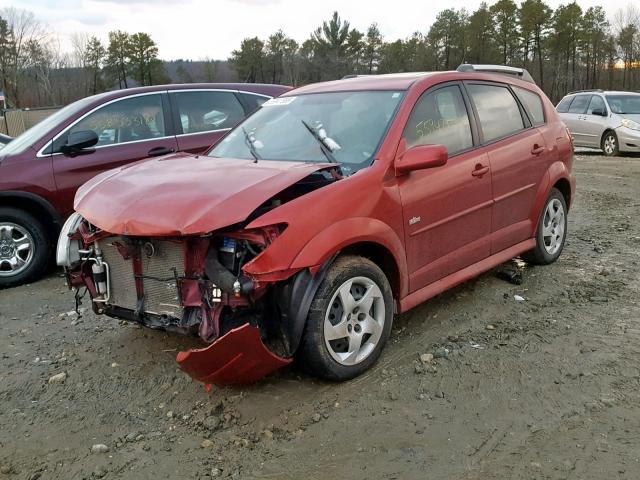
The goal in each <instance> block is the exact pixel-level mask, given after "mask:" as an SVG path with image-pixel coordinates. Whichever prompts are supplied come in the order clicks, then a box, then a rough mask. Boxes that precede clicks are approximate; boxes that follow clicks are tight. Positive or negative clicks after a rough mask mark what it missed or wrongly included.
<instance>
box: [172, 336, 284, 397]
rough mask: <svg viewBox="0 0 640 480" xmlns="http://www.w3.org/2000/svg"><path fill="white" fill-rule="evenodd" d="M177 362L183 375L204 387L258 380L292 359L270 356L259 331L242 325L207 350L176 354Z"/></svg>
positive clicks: (271, 354)
mask: <svg viewBox="0 0 640 480" xmlns="http://www.w3.org/2000/svg"><path fill="white" fill-rule="evenodd" d="M176 361H177V362H178V365H180V368H181V369H182V370H183V371H184V372H186V373H187V374H188V375H189V376H191V377H193V378H195V379H196V380H199V381H201V382H204V383H205V385H206V384H215V385H232V384H241V383H252V382H255V381H257V380H260V379H261V378H262V377H264V376H266V375H268V374H270V373H271V372H274V371H275V370H277V369H279V368H281V367H284V366H286V365H289V364H290V363H291V362H292V361H293V359H292V358H282V357H279V356H278V355H275V354H273V353H271V352H270V351H269V350H268V349H267V347H266V346H265V345H264V343H262V340H261V338H260V330H259V329H258V328H257V327H254V326H252V325H249V324H245V325H242V326H241V327H238V328H234V329H233V330H231V331H230V332H228V333H227V334H225V335H223V336H222V337H220V338H219V339H218V340H216V341H215V342H213V343H212V344H211V345H209V346H208V347H206V348H200V349H194V350H188V351H186V352H179V353H178V356H177V357H176Z"/></svg>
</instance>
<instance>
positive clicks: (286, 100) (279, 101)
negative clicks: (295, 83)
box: [262, 97, 298, 107]
mask: <svg viewBox="0 0 640 480" xmlns="http://www.w3.org/2000/svg"><path fill="white" fill-rule="evenodd" d="M296 98H298V97H279V98H272V99H271V100H267V101H266V102H264V103H263V104H262V106H263V107H280V106H282V105H289V104H290V103H291V102H293V101H294V100H295V99H296Z"/></svg>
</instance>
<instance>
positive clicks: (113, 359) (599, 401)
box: [0, 153, 640, 480]
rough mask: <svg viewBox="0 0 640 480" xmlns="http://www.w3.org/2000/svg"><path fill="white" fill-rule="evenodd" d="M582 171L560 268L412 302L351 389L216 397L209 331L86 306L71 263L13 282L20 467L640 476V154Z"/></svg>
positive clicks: (274, 384)
mask: <svg viewBox="0 0 640 480" xmlns="http://www.w3.org/2000/svg"><path fill="white" fill-rule="evenodd" d="M574 168H575V171H576V174H577V179H578V194H577V196H576V200H575V205H574V208H573V210H572V211H571V213H570V215H569V238H568V242H567V246H566V248H565V251H564V254H563V256H562V257H561V259H560V260H559V261H558V262H557V263H556V264H554V265H552V266H548V267H529V266H523V265H522V264H518V263H516V262H510V263H509V264H506V265H505V266H503V267H502V269H496V270H494V271H492V272H488V273H486V274H484V275H482V276H480V277H478V278H477V279H475V280H473V281H471V282H468V283H466V284H464V285H462V286H460V287H458V288H456V289H454V290H452V291H449V292H447V293H445V294H443V295H440V296H439V297H437V298H435V299H433V300H431V301H429V302H427V303H425V304H423V305H421V306H419V307H417V308H415V309H413V310H412V311H410V312H409V313H407V314H404V315H401V316H400V317H398V318H396V320H395V325H394V331H393V334H392V338H391V341H390V343H389V345H388V346H387V348H386V350H385V352H384V353H383V355H382V357H381V360H380V362H378V364H377V365H376V366H375V367H374V368H373V369H372V370H371V371H370V372H369V373H367V374H366V375H364V376H362V377H360V378H358V379H356V380H353V381H351V382H347V383H344V384H330V383H324V382H320V381H318V380H316V379H313V378H311V377H309V376H307V375H305V374H304V373H302V372H301V371H300V370H299V369H297V368H292V369H290V370H288V371H284V372H282V373H280V374H278V375H276V376H273V377H270V378H268V379H265V380H264V381H262V382H260V383H259V384H257V385H253V386H250V387H245V388H224V389H215V388H214V389H213V390H212V391H211V392H210V393H206V392H205V391H204V389H203V387H202V385H201V384H199V383H197V382H194V381H191V379H190V378H188V377H187V376H186V375H184V374H183V373H182V372H180V371H179V370H178V369H177V366H176V364H175V362H174V358H175V354H176V351H177V350H180V349H182V348H185V347H187V346H189V345H195V344H196V342H195V340H194V339H191V338H185V337H181V336H177V335H172V334H167V333H163V332H157V331H151V330H147V329H143V328H137V327H136V326H133V325H130V324H121V323H120V322H118V321H116V320H113V319H109V318H106V317H105V318H97V317H95V316H94V315H93V314H91V313H87V314H85V315H84V316H82V317H81V318H78V317H77V316H75V315H74V314H67V313H65V312H69V311H71V310H72V309H73V296H72V294H71V293H70V292H68V291H67V290H66V289H65V287H64V286H63V281H62V279H61V278H60V277H59V276H57V275H54V274H52V275H51V276H50V277H49V278H46V279H45V280H43V281H40V282H38V283H37V284H33V285H27V286H23V287H19V288H14V289H9V290H3V291H0V355H1V356H2V368H1V369H0V405H1V408H0V478H8V479H31V480H35V479H37V478H41V479H53V478H60V479H93V478H105V479H116V478H117V479H124V478H127V479H129V478H153V479H164V478H201V479H202V478H210V477H214V478H215V477H222V478H227V477H229V478H239V479H260V478H277V479H300V478H305V479H306V478H346V477H349V478H352V479H365V478H366V479H414V478H415V479H424V478H429V479H449V478H458V479H480V478H482V479H483V480H487V479H505V478H509V479H533V478H536V479H537V478H539V479H556V478H557V479H561V478H562V479H569V478H571V479H581V480H582V479H602V478H617V479H634V480H635V479H637V478H639V477H640V388H639V387H640V385H639V383H640V370H639V368H638V363H639V361H640V309H639V306H638V298H639V294H640V285H639V279H638V273H637V272H638V261H639V258H638V252H639V251H640V222H638V213H639V212H640V208H639V207H640V158H637V157H636V158H633V157H623V158H617V159H608V158H604V157H602V156H599V155H597V154H589V153H582V154H580V155H578V156H577V157H576V162H575V167H574ZM504 269H511V270H514V269H516V270H518V271H519V272H520V273H521V274H522V279H523V282H522V283H521V284H520V285H516V284H513V283H509V282H507V281H505V280H503V279H501V278H499V275H498V273H499V271H501V270H504ZM516 295H517V296H520V297H522V299H523V300H516V298H515V297H514V296H516ZM431 355H434V357H435V358H433V359H432V358H431ZM421 356H422V359H421Z"/></svg>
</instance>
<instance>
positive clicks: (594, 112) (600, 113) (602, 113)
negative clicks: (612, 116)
mask: <svg viewBox="0 0 640 480" xmlns="http://www.w3.org/2000/svg"><path fill="white" fill-rule="evenodd" d="M591 115H598V116H600V117H606V116H607V111H606V110H605V109H604V108H594V109H593V110H591Z"/></svg>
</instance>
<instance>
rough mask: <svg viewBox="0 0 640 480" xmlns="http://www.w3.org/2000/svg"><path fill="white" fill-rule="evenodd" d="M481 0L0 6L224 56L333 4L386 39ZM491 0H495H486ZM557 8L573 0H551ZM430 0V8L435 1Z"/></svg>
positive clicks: (289, 30) (181, 50) (615, 0)
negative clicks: (248, 40)
mask: <svg viewBox="0 0 640 480" xmlns="http://www.w3.org/2000/svg"><path fill="white" fill-rule="evenodd" d="M634 1H637V0H607V2H603V1H602V0H578V4H580V6H581V7H582V8H583V9H587V8H588V7H591V6H595V5H599V4H600V5H602V4H603V3H604V4H605V5H606V6H605V9H606V10H607V14H608V15H609V17H610V18H611V19H612V18H613V16H614V14H615V12H616V11H617V10H618V9H619V8H622V7H626V6H627V5H628V4H630V3H631V2H634ZM480 2H481V0H448V1H446V2H435V1H434V2H430V1H429V0H394V1H388V0H386V1H381V0H373V1H372V0H342V1H341V0H316V1H309V0H0V7H9V6H12V7H16V8H22V9H26V10H31V11H32V12H34V13H35V14H36V15H37V17H38V18H39V19H40V20H42V21H43V22H45V23H47V24H48V25H49V27H50V29H51V30H52V31H54V32H55V33H57V34H58V35H59V37H60V42H61V45H62V48H63V49H69V48H70V47H69V45H70V37H71V35H72V34H73V33H75V32H87V33H90V34H93V35H96V36H98V37H99V38H100V39H101V40H103V41H105V42H106V39H107V32H109V31H110V30H116V29H120V30H124V31H127V32H129V33H135V32H140V31H142V32H147V33H149V34H151V37H152V38H153V39H154V40H155V41H156V43H157V44H158V48H159V56H160V57H161V58H163V59H166V60H173V59H177V58H190V59H194V60H197V59H200V58H203V57H207V56H208V57H211V58H215V59H226V58H227V57H228V56H229V54H230V53H231V51H232V50H234V49H235V48H237V47H238V46H239V45H240V42H241V40H242V39H243V38H246V37H253V36H258V37H260V38H262V39H265V38H266V37H268V36H269V35H270V34H271V33H273V32H275V31H277V30H278V29H282V30H283V31H284V32H285V33H286V34H287V35H289V36H290V37H293V38H295V39H296V40H297V41H299V42H300V41H303V40H305V39H306V38H307V37H308V36H309V34H310V33H311V32H312V31H313V30H314V29H315V28H316V27H318V26H319V25H320V24H321V23H322V21H323V20H325V19H328V18H329V17H330V16H331V14H332V13H333V11H334V10H337V11H338V12H339V13H340V16H341V17H342V18H343V19H346V20H348V21H349V22H351V25H352V26H353V27H356V28H358V29H360V30H363V31H365V30H366V28H367V27H368V26H369V25H370V24H371V23H372V22H377V23H378V27H379V28H380V31H381V32H382V34H383V35H384V37H385V39H386V40H396V39H398V38H405V37H408V36H409V35H411V34H412V33H413V32H415V31H421V32H425V33H426V31H427V29H428V28H429V25H430V24H431V23H432V22H433V20H434V19H435V16H436V14H437V13H438V11H440V10H442V9H444V8H449V7H453V8H462V7H464V8H466V9H467V10H469V11H473V10H474V9H475V8H477V7H478V5H479V4H480ZM489 3H493V2H491V1H490V2H489ZM547 3H548V4H549V5H550V6H552V7H553V8H555V7H557V6H558V5H560V4H563V3H569V2H568V1H564V2H563V1H560V0H547ZM431 5H433V6H431Z"/></svg>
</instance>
